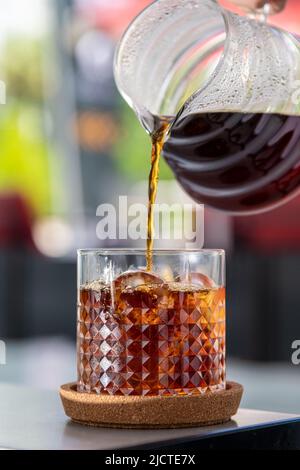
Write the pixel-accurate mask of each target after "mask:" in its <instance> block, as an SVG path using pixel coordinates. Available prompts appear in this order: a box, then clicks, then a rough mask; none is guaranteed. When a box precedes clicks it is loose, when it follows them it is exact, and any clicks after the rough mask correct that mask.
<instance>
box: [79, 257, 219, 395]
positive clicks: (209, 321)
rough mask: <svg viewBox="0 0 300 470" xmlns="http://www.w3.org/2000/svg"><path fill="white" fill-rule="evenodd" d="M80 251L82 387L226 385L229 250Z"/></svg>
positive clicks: (129, 390)
mask: <svg viewBox="0 0 300 470" xmlns="http://www.w3.org/2000/svg"><path fill="white" fill-rule="evenodd" d="M145 266H146V250H118V249H114V250H79V251H78V329H77V361H78V381H77V390H78V391H79V392H88V393H96V394H110V395H115V394H119V395H141V396H144V395H178V394H183V395H185V394H188V395H193V394H202V393H207V392H217V391H218V390H223V389H224V388H225V254H224V251H223V250H182V251H171V250H169V251H165V250H154V251H153V253H152V270H151V272H150V271H147V270H146V268H145Z"/></svg>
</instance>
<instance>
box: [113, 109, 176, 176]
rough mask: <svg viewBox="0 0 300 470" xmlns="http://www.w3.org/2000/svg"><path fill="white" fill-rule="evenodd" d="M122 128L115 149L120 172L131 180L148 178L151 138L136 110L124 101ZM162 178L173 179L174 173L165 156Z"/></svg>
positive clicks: (161, 167)
mask: <svg viewBox="0 0 300 470" xmlns="http://www.w3.org/2000/svg"><path fill="white" fill-rule="evenodd" d="M120 129H121V130H120V136H119V138H118V139H117V142H116V145H115V149H114V154H115V156H116V160H117V165H118V168H119V170H120V172H121V173H122V174H124V175H125V176H126V177H127V178H128V180H129V181H133V182H134V181H140V180H147V179H148V177H149V171H150V159H151V140H150V137H149V135H148V134H147V133H146V132H145V130H144V129H143V128H142V126H141V124H140V123H139V121H138V119H137V117H136V115H135V114H134V112H133V111H132V110H131V109H130V108H129V106H127V104H126V103H125V102H123V101H122V102H121V105H120ZM160 179H162V180H169V179H173V174H172V172H171V170H170V168H169V166H168V165H167V163H166V162H165V160H164V159H163V158H161V161H160Z"/></svg>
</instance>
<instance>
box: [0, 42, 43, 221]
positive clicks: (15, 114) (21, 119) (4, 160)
mask: <svg viewBox="0 0 300 470" xmlns="http://www.w3.org/2000/svg"><path fill="white" fill-rule="evenodd" d="M43 52H44V51H43V41H41V40H40V41H39V40H32V39H31V38H28V37H11V38H10V37H9V38H7V40H6V42H5V44H4V46H3V48H2V50H1V59H0V67H1V76H2V77H3V78H4V80H5V83H6V94H7V97H6V105H3V106H1V107H0V132H1V172H0V189H1V190H3V189H7V190H14V191H18V192H20V193H21V194H22V195H23V196H24V197H25V198H26V199H27V201H28V202H29V203H30V205H31V206H32V207H33V209H34V210H35V212H36V213H37V214H41V213H46V212H48V211H49V208H50V183H49V165H48V158H49V148H48V144H47V139H46V136H45V131H44V128H43V62H42V54H43ZM2 77H1V78H2Z"/></svg>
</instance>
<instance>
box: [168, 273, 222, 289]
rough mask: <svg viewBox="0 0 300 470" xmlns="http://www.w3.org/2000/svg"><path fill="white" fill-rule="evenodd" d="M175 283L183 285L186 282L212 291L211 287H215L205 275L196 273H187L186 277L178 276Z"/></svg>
mask: <svg viewBox="0 0 300 470" xmlns="http://www.w3.org/2000/svg"><path fill="white" fill-rule="evenodd" d="M176 281H177V282H184V283H187V282H188V283H190V284H193V285H194V286H199V287H201V288H203V289H212V288H213V287H216V285H215V283H214V281H213V280H212V279H211V278H210V277H208V276H207V275H206V274H203V273H198V272H192V273H189V274H188V276H186V277H184V276H179V277H178V278H177V279H176Z"/></svg>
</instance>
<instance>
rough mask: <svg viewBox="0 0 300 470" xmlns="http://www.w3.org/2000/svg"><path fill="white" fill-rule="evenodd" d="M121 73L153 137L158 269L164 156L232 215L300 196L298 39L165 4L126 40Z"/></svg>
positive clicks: (209, 2)
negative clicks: (159, 191)
mask: <svg viewBox="0 0 300 470" xmlns="http://www.w3.org/2000/svg"><path fill="white" fill-rule="evenodd" d="M235 3H237V2H235ZM283 51H284V53H283ZM115 76H116V82H117V85H118V87H119V90H120V92H121V94H122V95H123V97H124V98H125V99H126V100H127V102H128V103H129V105H130V106H131V107H132V108H133V109H134V110H135V111H136V114H137V116H138V118H139V120H140V122H141V123H142V125H143V126H144V128H145V129H146V130H147V132H148V133H149V134H150V135H151V138H152V168H151V173H150V179H149V215H148V241H147V248H148V257H147V265H148V268H149V269H150V268H151V249H152V246H153V210H152V209H153V203H154V201H155V196H156V190H157V180H158V167H159V154H160V151H161V152H162V155H163V156H164V157H165V159H166V161H167V163H168V164H169V165H170V167H171V169H172V170H173V172H174V174H175V177H176V178H177V180H178V181H179V183H180V184H181V186H182V187H183V188H184V189H185V191H186V192H187V193H188V194H189V195H190V196H191V197H192V198H193V199H194V200H195V201H197V202H199V203H206V204H208V205H210V206H212V207H214V208H217V209H221V210H223V211H224V210H225V211H228V212H230V213H234V214H250V213H255V212H261V211H263V210H267V209H270V208H272V207H275V206H277V205H279V204H281V203H283V202H285V201H286V200H288V199H289V198H290V197H293V196H294V195H295V194H296V193H297V192H298V189H299V187H300V103H299V100H297V99H295V98H297V90H296V89H295V85H296V84H297V83H298V80H299V79H300V45H299V43H298V42H297V40H296V39H295V38H294V37H293V36H292V35H291V34H289V33H287V32H284V31H282V30H279V29H277V28H274V27H270V26H269V25H267V24H264V23H263V22H259V21H255V20H251V19H249V17H240V16H238V15H235V14H233V13H231V12H229V11H227V10H224V9H222V8H221V7H220V6H218V5H217V4H216V2H215V1H213V0H157V1H156V2H155V3H153V4H151V5H150V6H149V7H148V8H147V9H146V10H144V12H142V13H141V14H140V16H139V17H137V18H136V20H134V22H133V23H132V25H131V26H130V27H129V28H128V30H127V32H126V33H125V35H124V37H123V39H122V40H121V43H120V45H119V48H118V50H117V53H116V61H115Z"/></svg>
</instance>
